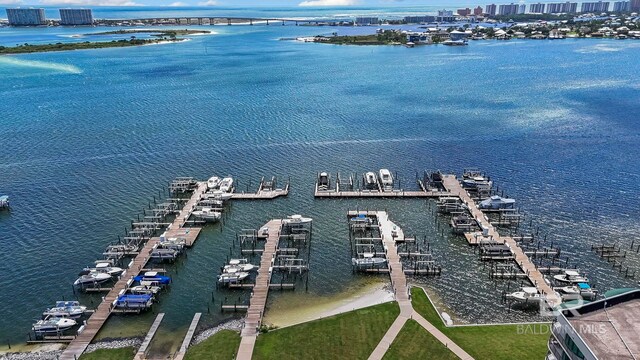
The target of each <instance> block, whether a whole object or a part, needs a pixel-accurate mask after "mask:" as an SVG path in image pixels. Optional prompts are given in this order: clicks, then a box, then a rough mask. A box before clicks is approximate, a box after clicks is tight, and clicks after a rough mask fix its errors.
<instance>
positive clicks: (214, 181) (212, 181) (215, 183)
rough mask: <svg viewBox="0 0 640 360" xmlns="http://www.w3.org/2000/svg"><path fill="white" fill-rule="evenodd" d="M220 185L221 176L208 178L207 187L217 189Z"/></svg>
mask: <svg viewBox="0 0 640 360" xmlns="http://www.w3.org/2000/svg"><path fill="white" fill-rule="evenodd" d="M219 187H220V178H219V177H217V176H212V177H210V178H209V180H207V189H208V190H215V189H217V188H219Z"/></svg>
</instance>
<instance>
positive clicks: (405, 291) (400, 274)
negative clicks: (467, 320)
mask: <svg viewBox="0 0 640 360" xmlns="http://www.w3.org/2000/svg"><path fill="white" fill-rule="evenodd" d="M376 216H377V218H378V224H379V225H380V234H381V236H382V243H383V244H384V249H385V252H386V256H387V261H388V264H389V275H390V277H391V285H392V286H393V292H394V294H395V298H396V301H397V302H398V306H400V315H398V317H397V318H396V320H395V321H394V322H393V324H391V327H389V330H387V333H386V334H384V336H383V337H382V340H380V342H379V343H378V346H376V348H375V349H374V350H373V352H372V353H371V355H370V356H369V360H381V359H382V358H383V357H384V354H385V353H386V352H387V350H388V349H389V347H390V346H391V344H392V343H393V341H394V340H395V338H396V337H397V336H398V334H399V333H400V331H401V330H402V327H403V326H404V324H405V323H406V322H407V320H409V319H414V320H416V321H417V322H418V324H420V325H421V326H422V327H423V328H424V329H425V330H427V331H428V332H429V333H430V334H431V335H433V336H434V337H435V338H436V339H438V341H440V342H441V343H442V344H444V345H445V346H446V347H448V348H449V349H450V350H451V351H452V352H453V353H454V354H456V356H458V357H459V358H461V359H464V360H470V359H473V358H472V357H471V355H469V354H467V353H466V352H465V351H464V350H462V348H461V347H459V346H458V345H456V343H454V342H453V341H452V340H451V339H449V338H448V337H447V336H446V335H445V334H443V333H442V332H441V331H440V330H438V329H436V327H435V326H433V325H432V324H430V323H429V322H428V321H427V320H426V319H425V318H423V317H422V316H421V315H420V314H418V313H417V312H416V311H415V310H414V309H413V306H412V305H411V299H410V297H409V288H408V286H407V278H406V276H405V274H404V270H403V269H402V262H401V260H400V256H399V255H398V251H397V248H396V240H400V241H402V240H404V233H403V232H402V229H401V228H400V227H399V226H397V225H396V224H394V223H393V222H392V221H390V220H389V216H388V214H387V213H386V212H384V211H378V212H377V214H376Z"/></svg>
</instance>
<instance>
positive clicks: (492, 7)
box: [485, 4, 498, 15]
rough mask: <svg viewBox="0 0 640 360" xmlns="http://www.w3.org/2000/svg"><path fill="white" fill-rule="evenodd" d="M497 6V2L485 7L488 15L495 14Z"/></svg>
mask: <svg viewBox="0 0 640 360" xmlns="http://www.w3.org/2000/svg"><path fill="white" fill-rule="evenodd" d="M497 8H498V7H497V6H496V4H491V5H487V7H486V8H485V13H486V14H487V15H495V14H496V9H497Z"/></svg>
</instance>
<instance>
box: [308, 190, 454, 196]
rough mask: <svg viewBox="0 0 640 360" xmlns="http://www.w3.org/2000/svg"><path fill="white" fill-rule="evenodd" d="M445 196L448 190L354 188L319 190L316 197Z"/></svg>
mask: <svg viewBox="0 0 640 360" xmlns="http://www.w3.org/2000/svg"><path fill="white" fill-rule="evenodd" d="M443 196H451V194H449V193H448V192H442V191H421V190H414V191H403V190H392V191H377V190H353V191H336V190H326V191H322V190H317V188H316V192H315V197H317V198H390V197H393V198H439V197H443Z"/></svg>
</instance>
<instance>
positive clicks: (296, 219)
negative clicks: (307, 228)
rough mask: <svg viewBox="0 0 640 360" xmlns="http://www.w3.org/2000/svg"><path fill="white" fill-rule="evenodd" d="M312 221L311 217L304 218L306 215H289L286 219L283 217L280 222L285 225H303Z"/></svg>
mask: <svg viewBox="0 0 640 360" xmlns="http://www.w3.org/2000/svg"><path fill="white" fill-rule="evenodd" d="M312 221H313V219H312V218H306V217H303V216H302V215H291V216H289V217H287V218H286V219H283V220H282V223H283V224H286V225H303V224H308V223H310V222H312Z"/></svg>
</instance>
